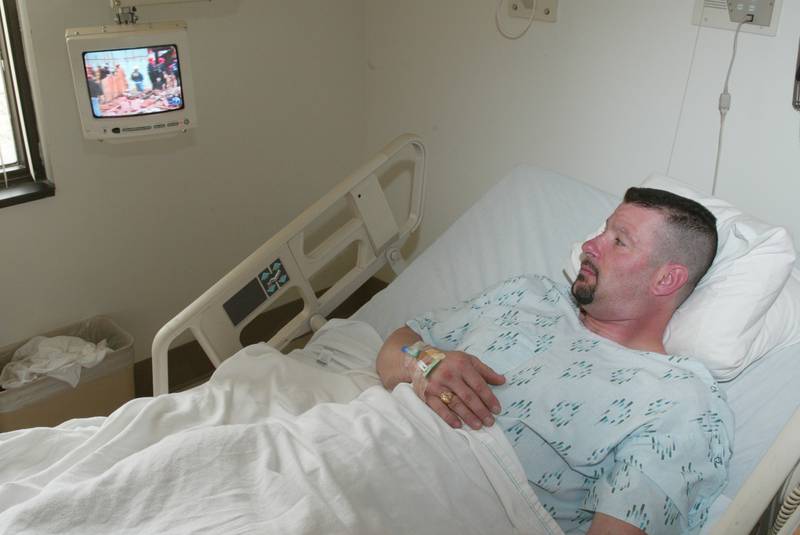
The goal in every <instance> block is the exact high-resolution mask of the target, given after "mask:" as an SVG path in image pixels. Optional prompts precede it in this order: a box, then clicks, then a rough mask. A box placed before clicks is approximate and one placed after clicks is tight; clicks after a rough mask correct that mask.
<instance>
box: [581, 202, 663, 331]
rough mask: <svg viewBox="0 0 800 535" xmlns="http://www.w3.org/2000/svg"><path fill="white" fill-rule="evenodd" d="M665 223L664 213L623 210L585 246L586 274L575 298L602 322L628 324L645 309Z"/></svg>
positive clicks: (583, 266)
mask: <svg viewBox="0 0 800 535" xmlns="http://www.w3.org/2000/svg"><path fill="white" fill-rule="evenodd" d="M663 225H664V219H663V216H662V215H661V213H660V212H658V211H657V210H653V209H648V208H643V207H641V206H637V205H635V204H621V205H619V206H618V207H617V209H616V210H614V213H613V214H611V216H610V217H609V218H608V220H606V228H605V230H604V231H603V232H602V233H601V234H600V235H598V236H596V237H594V238H592V239H591V240H589V241H587V242H586V243H584V244H583V247H582V248H581V250H582V251H583V254H582V255H581V260H582V261H581V269H580V272H579V273H578V276H577V277H576V279H575V282H574V283H573V285H572V295H573V296H574V297H575V299H576V301H578V303H579V304H580V305H581V306H582V308H583V309H584V310H585V311H586V312H587V313H589V314H591V315H592V316H594V317H596V318H598V319H629V318H630V317H633V316H634V315H635V314H636V313H637V312H638V311H640V307H641V306H642V305H644V303H645V298H646V297H647V296H648V295H649V293H650V287H651V284H652V283H653V282H654V275H655V273H656V270H657V267H658V266H655V265H653V262H652V258H653V252H654V251H655V250H656V247H657V246H658V241H659V236H660V235H661V234H660V233H661V232H662V229H663Z"/></svg>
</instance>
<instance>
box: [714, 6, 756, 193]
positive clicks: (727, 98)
mask: <svg viewBox="0 0 800 535" xmlns="http://www.w3.org/2000/svg"><path fill="white" fill-rule="evenodd" d="M747 16H748V17H749V19H748V20H743V21H742V22H740V23H739V24H738V25H737V26H736V33H735V34H734V36H733V54H731V63H730V65H728V74H727V75H726V76H725V86H724V87H723V88H722V93H720V94H719V138H718V139H717V161H716V163H715V164H714V182H712V184H711V194H712V195H714V194H715V193H716V192H717V174H718V173H719V160H720V156H721V155H722V132H723V130H724V129H725V116H726V115H727V114H728V110H730V109H731V94H730V93H729V92H728V83H729V82H730V80H731V71H733V62H734V60H735V59H736V43H737V41H738V39H739V31H740V30H741V29H742V26H743V25H745V24H748V23H750V22H753V15H747Z"/></svg>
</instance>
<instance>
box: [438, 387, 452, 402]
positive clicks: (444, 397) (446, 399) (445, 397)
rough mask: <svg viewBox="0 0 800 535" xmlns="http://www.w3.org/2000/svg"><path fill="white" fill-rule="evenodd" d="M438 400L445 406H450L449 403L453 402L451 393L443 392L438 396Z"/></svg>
mask: <svg viewBox="0 0 800 535" xmlns="http://www.w3.org/2000/svg"><path fill="white" fill-rule="evenodd" d="M439 399H441V400H442V403H444V404H445V405H450V402H451V401H453V393H452V392H448V391H446V390H445V391H444V392H442V393H441V394H439Z"/></svg>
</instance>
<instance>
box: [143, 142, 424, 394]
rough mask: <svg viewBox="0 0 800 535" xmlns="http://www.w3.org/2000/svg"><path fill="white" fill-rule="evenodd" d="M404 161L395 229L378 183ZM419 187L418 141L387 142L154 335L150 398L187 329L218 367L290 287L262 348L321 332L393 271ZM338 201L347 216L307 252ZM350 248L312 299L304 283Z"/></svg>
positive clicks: (413, 218)
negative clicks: (373, 280) (280, 320)
mask: <svg viewBox="0 0 800 535" xmlns="http://www.w3.org/2000/svg"><path fill="white" fill-rule="evenodd" d="M409 148H410V150H409ZM405 154H410V155H411V156H410V161H411V163H412V164H413V172H412V173H411V190H410V204H409V210H408V217H407V218H406V219H405V220H404V221H402V222H398V221H396V218H395V216H394V214H393V212H392V210H391V207H390V205H389V202H388V200H387V198H386V195H385V192H384V190H383V187H382V186H381V183H380V181H379V177H380V176H381V172H385V171H386V170H387V167H388V166H389V164H391V163H392V162H394V161H396V160H400V161H404V159H405V158H407V157H404V158H402V159H401V158H398V157H399V156H401V155H405ZM424 180H425V146H424V145H423V143H422V140H421V139H420V138H419V137H417V136H415V135H412V134H405V135H402V136H400V137H398V138H397V139H395V140H394V141H392V142H391V143H389V144H388V145H387V146H386V147H384V148H383V149H382V150H381V151H380V152H378V153H377V154H376V155H375V156H374V157H373V158H372V159H370V160H369V161H368V162H366V163H365V164H364V165H362V166H361V167H360V168H359V169H357V170H356V171H355V172H354V173H353V174H351V175H350V176H348V177H347V178H345V179H344V180H343V181H342V182H340V183H339V184H338V185H337V186H335V187H334V188H333V189H332V190H331V191H329V192H328V193H327V194H326V195H325V196H324V197H322V198H321V199H320V200H318V201H317V202H316V203H314V204H313V205H311V206H310V207H309V208H307V209H306V210H305V211H304V212H303V213H301V214H300V215H299V216H298V217H297V218H295V219H294V220H293V221H292V222H291V223H289V225H287V226H286V227H285V228H283V229H282V230H281V231H280V232H278V233H277V234H276V235H274V236H273V237H272V238H270V239H269V240H268V241H267V242H266V243H264V244H263V245H261V246H260V247H259V248H258V249H257V250H256V251H255V252H253V253H252V254H251V255H250V256H248V257H247V258H246V259H245V260H243V261H242V262H241V263H240V264H239V265H238V266H236V267H235V268H233V269H232V270H231V271H230V272H229V273H228V274H227V275H225V276H224V277H222V278H221V279H220V280H219V281H218V282H217V283H215V284H214V285H213V286H212V287H211V288H209V289H208V290H206V291H205V292H204V293H203V294H202V295H201V296H200V297H198V298H197V299H196V300H195V301H194V302H193V303H191V304H190V305H189V306H187V307H186V308H185V309H184V310H182V311H181V312H180V313H179V314H178V315H177V316H175V317H174V318H172V319H171V320H170V321H168V322H167V323H166V324H165V325H164V326H163V327H162V328H161V329H160V330H159V331H158V333H157V334H156V336H155V338H154V340H153V347H152V358H153V393H154V394H155V395H159V394H163V393H166V392H168V390H169V375H168V350H169V347H170V344H171V343H172V342H173V341H174V340H175V339H176V338H177V337H178V336H179V335H181V334H182V333H183V332H185V331H187V330H188V331H190V332H191V333H192V334H193V335H194V337H195V339H196V340H197V341H198V342H199V344H200V345H201V347H202V348H203V350H204V351H205V352H206V355H207V356H208V358H209V359H210V360H211V362H212V363H213V364H214V366H219V365H220V364H221V363H222V361H223V360H225V359H226V358H228V357H230V356H231V355H233V354H234V353H235V352H236V351H238V350H239V349H241V348H242V344H241V342H240V335H241V331H242V329H244V327H245V326H246V325H247V324H248V323H249V322H250V321H251V320H252V319H253V318H255V317H257V316H258V315H259V314H261V313H262V312H264V311H265V310H267V309H268V308H270V307H271V306H273V305H274V304H275V303H276V302H277V301H278V300H279V299H280V297H281V295H283V294H284V293H286V292H287V291H288V290H289V289H290V288H296V291H297V292H298V293H299V295H300V297H301V299H302V301H303V309H302V311H301V312H300V313H299V314H298V315H297V316H295V317H294V318H292V319H291V320H290V321H289V322H288V323H287V324H285V325H284V326H283V327H282V328H281V329H280V330H279V331H278V332H277V333H276V334H275V335H274V336H273V337H272V338H271V339H270V340H269V341H268V343H269V344H270V345H272V346H274V347H276V348H278V349H283V347H285V345H286V344H287V343H288V342H290V341H291V340H293V339H294V338H296V337H298V336H302V335H303V334H306V333H307V332H309V331H310V330H317V329H318V328H319V327H321V326H322V325H323V324H324V323H325V316H326V315H327V314H329V313H330V312H331V311H333V309H334V308H336V307H337V306H338V305H339V304H341V302H342V301H344V299H346V298H347V297H348V296H349V295H350V294H352V293H353V292H354V291H355V290H356V289H357V288H358V287H359V286H361V285H362V284H363V283H364V282H365V281H366V280H367V279H369V278H370V277H371V276H373V275H374V274H375V272H377V271H378V270H379V269H380V268H381V267H383V266H384V265H385V264H386V263H387V262H388V263H389V264H390V265H391V267H392V268H393V269H394V270H395V272H399V271H401V270H402V268H403V267H404V260H403V257H402V255H401V253H400V248H401V247H402V246H403V244H404V243H405V241H406V240H407V239H408V237H409V235H410V234H411V233H412V232H413V231H414V230H416V229H417V227H418V226H419V224H420V222H421V220H422V207H423V200H424ZM343 199H344V201H345V202H346V203H347V205H348V212H349V213H350V214H351V216H350V218H349V220H347V221H346V222H344V223H343V224H341V226H339V228H338V229H337V230H335V231H334V232H333V233H332V234H330V235H329V236H328V237H327V238H326V239H325V240H324V241H323V242H322V243H320V244H319V245H318V246H316V247H314V249H313V250H311V251H310V252H307V251H306V250H305V240H306V233H307V232H310V229H311V227H313V226H314V223H315V221H317V220H318V218H321V217H322V216H323V215H324V214H326V211H328V210H329V209H330V208H332V207H334V205H336V204H337V203H341V202H342V200H343ZM317 223H319V221H317ZM353 244H355V247H356V260H355V267H353V268H352V269H350V270H349V271H348V272H347V273H346V274H345V275H344V276H342V277H341V278H340V279H339V280H338V281H337V282H335V283H334V284H333V285H332V286H331V287H330V288H329V289H328V290H327V291H326V292H325V293H323V294H322V295H320V296H317V295H316V294H315V292H314V288H312V285H311V283H310V279H311V277H312V276H314V275H315V274H317V273H318V272H320V270H322V269H323V268H324V267H326V266H328V265H329V264H331V263H332V262H333V261H335V260H336V258H337V257H338V256H339V255H340V254H341V253H342V252H343V251H345V250H346V249H348V248H350V247H351V246H353Z"/></svg>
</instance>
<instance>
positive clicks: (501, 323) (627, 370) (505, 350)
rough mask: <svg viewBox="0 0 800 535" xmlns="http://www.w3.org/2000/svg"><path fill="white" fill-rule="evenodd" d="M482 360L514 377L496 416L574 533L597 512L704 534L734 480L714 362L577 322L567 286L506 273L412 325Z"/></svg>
mask: <svg viewBox="0 0 800 535" xmlns="http://www.w3.org/2000/svg"><path fill="white" fill-rule="evenodd" d="M408 326H409V327H410V328H412V329H413V330H414V331H416V332H417V333H418V334H419V335H420V336H422V338H423V340H424V341H425V342H426V343H428V344H431V345H434V346H436V347H438V348H440V349H443V350H454V349H457V350H461V351H465V352H467V353H470V354H473V355H475V356H477V357H479V358H480V359H481V360H482V361H483V362H485V363H486V364H488V365H489V366H490V367H492V368H493V369H494V370H495V371H497V372H498V373H502V374H504V375H505V376H506V384H504V385H502V386H500V387H495V388H494V393H495V395H496V396H497V397H498V399H499V400H500V403H501V404H502V407H503V412H502V413H501V414H500V416H499V417H498V418H497V421H498V424H499V425H501V426H503V429H504V430H505V432H506V436H507V437H508V438H509V440H510V441H511V443H512V445H513V446H514V450H515V451H516V453H517V455H518V456H519V459H520V461H521V462H522V466H523V467H524V468H525V473H526V475H527V477H528V480H529V481H530V483H531V486H532V487H533V489H534V490H535V491H536V494H537V496H538V497H539V499H540V500H541V502H542V504H543V505H544V506H545V508H546V509H547V510H548V511H549V512H550V513H551V514H552V515H553V517H554V518H555V519H556V521H557V522H558V523H559V525H560V526H561V528H562V529H563V530H564V531H567V532H570V531H572V532H579V533H580V532H585V531H586V530H587V529H588V528H589V525H590V523H591V520H592V517H593V515H594V512H595V511H597V512H602V513H605V514H607V515H611V516H614V517H616V518H619V519H621V520H624V521H626V522H628V523H630V524H633V525H635V526H637V527H639V528H640V529H642V530H644V531H645V532H647V533H650V534H656V533H657V534H660V533H696V532H697V531H698V530H699V529H700V527H701V526H702V524H703V522H704V521H705V519H706V517H707V515H708V509H709V507H710V505H711V503H712V502H713V501H714V499H715V498H716V497H717V495H718V494H719V493H720V492H721V491H722V488H723V486H724V484H725V482H726V474H727V466H728V461H729V459H730V456H731V447H732V444H731V441H732V438H733V415H732V413H731V412H730V410H729V408H728V406H727V404H726V402H725V397H724V394H723V393H722V391H720V389H719V387H718V386H717V384H716V383H715V381H714V379H713V378H712V377H711V375H710V374H709V372H708V371H707V370H706V368H705V367H704V366H703V365H702V364H700V363H699V362H697V361H694V360H692V359H689V358H686V357H678V356H667V355H662V354H658V353H649V352H642V351H635V350H631V349H627V348H625V347H623V346H621V345H619V344H616V343H615V342H612V341H611V340H608V339H605V338H603V337H600V336H598V335H595V334H594V333H592V332H591V331H589V330H588V329H586V328H585V327H584V326H583V324H582V323H581V322H580V319H579V318H578V314H577V308H576V306H575V305H574V302H573V301H572V299H571V296H570V293H569V287H568V286H566V285H563V284H558V283H556V282H554V281H553V280H551V279H549V278H547V277H541V276H520V277H515V278H512V279H509V280H506V281H504V282H502V283H500V284H498V285H497V286H495V287H494V288H492V289H489V290H486V291H485V292H483V293H481V294H480V295H478V296H477V297H475V298H473V299H470V300H468V301H465V302H464V303H462V304H461V305H459V306H456V307H452V308H450V309H442V310H437V311H434V312H430V313H427V314H425V315H423V316H420V317H418V318H415V319H413V320H411V321H409V322H408Z"/></svg>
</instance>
